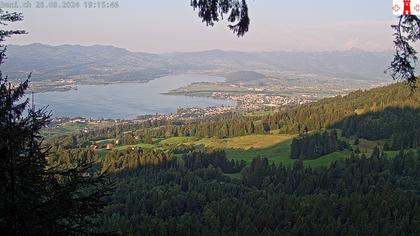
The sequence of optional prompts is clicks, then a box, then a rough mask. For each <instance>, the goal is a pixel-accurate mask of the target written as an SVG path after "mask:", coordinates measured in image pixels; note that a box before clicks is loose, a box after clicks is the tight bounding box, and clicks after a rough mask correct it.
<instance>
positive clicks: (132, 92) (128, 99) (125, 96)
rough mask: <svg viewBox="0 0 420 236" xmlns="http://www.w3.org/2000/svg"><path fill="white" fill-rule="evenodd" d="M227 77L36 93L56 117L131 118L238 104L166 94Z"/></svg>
mask: <svg viewBox="0 0 420 236" xmlns="http://www.w3.org/2000/svg"><path fill="white" fill-rule="evenodd" d="M222 81H224V78H221V77H213V76H204V75H176V76H166V77H162V78H159V79H155V80H152V81H150V82H148V83H117V84H108V85H79V86H77V90H69V91H65V92H45V93H38V94H35V103H36V105H37V106H38V107H39V106H46V105H48V109H49V110H51V111H52V114H53V116H54V117H76V116H82V117H92V118H97V119H99V118H111V119H131V118H135V117H136V116H138V115H145V114H156V113H159V114H169V113H175V112H176V109H177V108H179V107H209V106H220V105H234V104H236V103H235V102H234V101H227V100H218V99H212V98H204V97H189V96H173V95H163V94H161V93H165V92H168V91H170V90H172V89H176V88H179V87H182V86H186V85H188V84H191V83H195V82H222Z"/></svg>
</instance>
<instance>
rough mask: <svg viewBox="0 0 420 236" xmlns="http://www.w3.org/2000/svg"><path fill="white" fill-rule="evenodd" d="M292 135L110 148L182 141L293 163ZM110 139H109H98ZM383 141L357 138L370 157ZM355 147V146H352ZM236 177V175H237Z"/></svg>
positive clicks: (323, 160)
mask: <svg viewBox="0 0 420 236" xmlns="http://www.w3.org/2000/svg"><path fill="white" fill-rule="evenodd" d="M293 137H294V136H292V135H284V134H271V135H248V136H242V137H234V138H226V139H219V138H204V139H198V138H192V137H172V138H167V139H163V140H156V143H155V144H136V145H124V146H115V147H114V148H113V150H124V149H128V148H133V147H141V148H166V147H167V146H177V145H181V144H187V145H197V146H198V145H202V146H205V147H208V148H217V149H224V150H226V155H227V157H228V158H229V159H233V160H237V161H241V160H243V161H245V162H246V163H248V164H249V163H250V162H251V161H252V159H253V158H256V157H263V158H267V159H268V160H269V161H270V162H271V163H275V164H283V165H292V164H293V163H294V162H295V161H296V160H292V159H290V158H289V157H290V144H291V142H292V139H293ZM101 141H105V142H107V141H110V140H101ZM346 141H347V142H348V143H350V144H353V143H354V140H352V139H346ZM384 142H385V140H380V141H369V140H366V139H359V145H357V147H359V149H360V150H361V152H362V153H366V155H367V156H370V154H371V153H372V150H373V148H374V147H375V146H377V145H378V144H380V145H383V143H384ZM352 146H353V148H355V147H356V146H355V145H352ZM110 151H111V150H106V149H100V150H98V152H97V153H98V156H99V157H104V156H105V155H106V153H108V152H110ZM386 153H387V154H388V156H389V157H395V155H397V154H398V152H394V151H389V152H386ZM350 155H351V151H339V152H334V153H331V154H328V155H325V156H323V157H320V158H318V159H315V160H305V161H303V163H304V165H305V166H311V167H319V166H327V165H329V164H330V163H331V162H333V161H336V160H341V159H345V158H348V157H350ZM236 177H237V176H236Z"/></svg>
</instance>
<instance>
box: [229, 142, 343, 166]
mask: <svg viewBox="0 0 420 236" xmlns="http://www.w3.org/2000/svg"><path fill="white" fill-rule="evenodd" d="M290 144H291V140H287V141H285V142H283V143H280V144H277V145H274V146H272V147H269V148H262V149H249V150H227V151H226V155H227V157H228V158H229V159H234V160H238V161H240V160H244V161H246V162H247V163H248V164H249V163H250V162H251V161H252V159H253V158H255V157H264V158H267V159H268V161H270V162H271V163H275V164H283V165H292V164H293V163H294V162H295V161H296V160H292V159H290V158H289V157H290ZM350 154H351V152H350V151H342V152H334V153H331V154H328V155H325V156H323V157H320V158H318V159H315V160H305V161H303V163H304V165H306V166H311V167H318V166H326V165H329V164H330V163H331V162H333V161H337V160H340V159H345V158H348V157H349V156H350Z"/></svg>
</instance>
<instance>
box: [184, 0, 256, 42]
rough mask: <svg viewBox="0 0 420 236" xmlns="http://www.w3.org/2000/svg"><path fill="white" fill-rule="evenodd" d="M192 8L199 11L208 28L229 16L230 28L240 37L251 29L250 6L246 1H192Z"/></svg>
mask: <svg viewBox="0 0 420 236" xmlns="http://www.w3.org/2000/svg"><path fill="white" fill-rule="evenodd" d="M191 6H192V7H193V8H194V10H195V9H198V16H199V17H200V18H202V19H203V22H205V23H206V24H207V26H213V25H214V23H215V22H218V21H220V20H223V19H224V17H225V16H227V20H228V22H230V23H231V24H230V25H229V26H228V27H229V29H230V30H232V31H233V32H234V33H235V34H236V35H237V36H238V37H241V36H243V35H244V34H245V33H246V32H248V29H249V23H250V20H249V17H248V5H247V3H246V1H245V0H191Z"/></svg>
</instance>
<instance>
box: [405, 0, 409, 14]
mask: <svg viewBox="0 0 420 236" xmlns="http://www.w3.org/2000/svg"><path fill="white" fill-rule="evenodd" d="M404 15H411V0H404Z"/></svg>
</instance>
